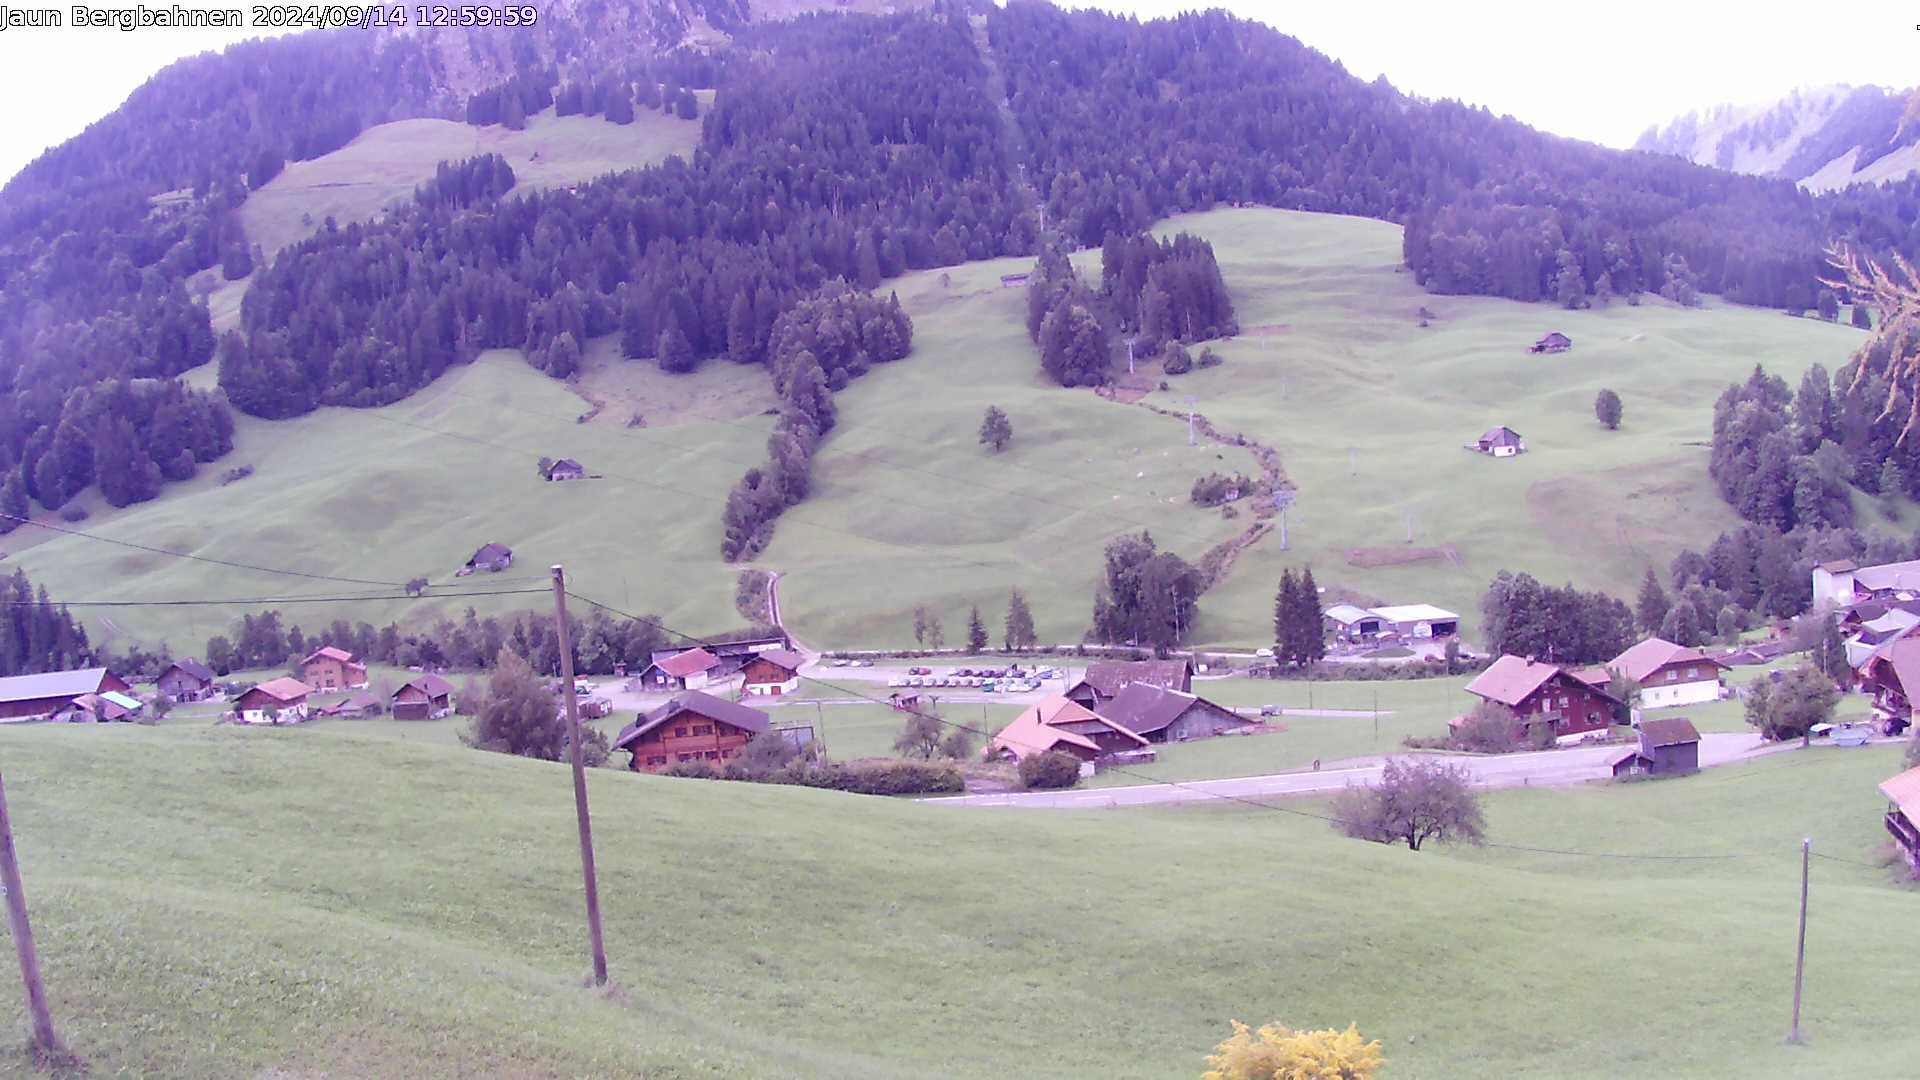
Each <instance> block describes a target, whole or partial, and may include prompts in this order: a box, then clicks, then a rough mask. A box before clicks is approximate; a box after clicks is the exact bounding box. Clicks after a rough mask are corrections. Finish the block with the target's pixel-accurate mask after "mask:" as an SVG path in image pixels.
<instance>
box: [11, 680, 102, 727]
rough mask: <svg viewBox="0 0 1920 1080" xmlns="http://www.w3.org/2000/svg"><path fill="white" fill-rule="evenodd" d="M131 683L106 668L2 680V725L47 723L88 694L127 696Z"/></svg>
mask: <svg viewBox="0 0 1920 1080" xmlns="http://www.w3.org/2000/svg"><path fill="white" fill-rule="evenodd" d="M132 689H133V688H132V687H131V686H128V685H127V681H126V680H125V679H122V678H121V677H120V676H118V675H115V674H114V673H113V672H111V671H108V670H107V669H106V668H103V667H100V668H83V669H81V670H78V671H48V672H43V673H41V674H38V675H13V676H9V677H7V678H4V679H0V724H5V723H10V722H14V721H20V720H45V719H47V718H48V717H51V716H52V715H53V714H54V713H56V712H58V711H60V710H61V709H64V708H67V707H68V706H70V705H72V704H73V703H74V700H75V699H77V698H79V697H82V696H84V695H87V694H104V693H106V692H108V691H117V692H119V693H122V694H124V693H127V692H128V691H130V690H132Z"/></svg>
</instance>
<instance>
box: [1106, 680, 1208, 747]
mask: <svg viewBox="0 0 1920 1080" xmlns="http://www.w3.org/2000/svg"><path fill="white" fill-rule="evenodd" d="M1198 704H1206V705H1213V703H1212V702H1210V701H1207V700H1206V699H1205V698H1202V697H1200V696H1198V695H1196V694H1183V693H1181V692H1180V691H1178V690H1169V689H1166V688H1165V687H1159V686H1149V685H1147V684H1146V683H1128V684H1127V685H1126V686H1124V687H1122V688H1121V690H1120V693H1119V694H1117V695H1115V696H1114V699H1113V700H1112V701H1109V702H1107V703H1106V704H1105V705H1103V706H1101V708H1100V715H1101V716H1103V717H1105V718H1106V719H1108V720H1111V721H1113V722H1114V723H1116V724H1119V725H1120V726H1121V727H1124V728H1126V729H1127V730H1128V731H1131V732H1133V733H1134V734H1136V735H1147V734H1151V733H1152V732H1155V731H1164V730H1166V728H1167V725H1169V724H1171V723H1173V722H1174V721H1175V720H1178V719H1180V716H1181V714H1182V713H1184V712H1186V711H1187V710H1188V709H1190V708H1192V707H1193V706H1195V705H1198ZM1213 707H1214V708H1216V709H1220V710H1221V711H1223V712H1225V711H1227V710H1226V709H1225V708H1224V707H1223V706H1219V705H1213Z"/></svg>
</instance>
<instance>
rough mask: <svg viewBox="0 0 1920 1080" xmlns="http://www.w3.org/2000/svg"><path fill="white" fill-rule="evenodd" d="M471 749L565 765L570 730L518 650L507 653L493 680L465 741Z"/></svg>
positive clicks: (504, 651)
mask: <svg viewBox="0 0 1920 1080" xmlns="http://www.w3.org/2000/svg"><path fill="white" fill-rule="evenodd" d="M465 741H466V743H467V745H469V746H474V747H478V748H479V749H481V750H493V751H497V752H499V753H503V754H519V755H520V756H521V757H532V758H544V759H545V760H547V761H558V760H560V754H561V752H562V751H564V750H565V749H566V746H567V725H566V722H565V721H564V720H562V719H561V718H560V712H559V709H558V707H557V706H556V705H555V704H554V700H553V695H552V694H549V693H548V692H547V689H546V687H544V686H542V685H540V677H539V676H537V675H535V674H534V673H533V669H532V668H531V667H528V666H527V662H526V661H525V660H522V659H521V658H520V655H519V654H518V653H516V652H514V651H513V650H512V649H509V648H506V647H504V646H503V647H502V648H501V650H500V655H499V657H498V658H497V659H496V660H495V661H494V668H493V674H492V675H491V676H489V677H488V679H487V696H486V700H485V701H484V702H482V704H481V706H480V711H479V714H478V715H476V716H475V717H474V718H473V724H472V726H471V727H470V728H469V729H468V731H467V734H466V736H465Z"/></svg>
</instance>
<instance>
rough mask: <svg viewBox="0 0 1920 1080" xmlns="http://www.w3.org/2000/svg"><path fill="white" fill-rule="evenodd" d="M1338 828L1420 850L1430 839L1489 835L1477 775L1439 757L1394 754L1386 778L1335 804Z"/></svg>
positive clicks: (1469, 838)
mask: <svg viewBox="0 0 1920 1080" xmlns="http://www.w3.org/2000/svg"><path fill="white" fill-rule="evenodd" d="M1333 817H1334V827H1335V828H1338V829H1339V830H1340V831H1341V832H1343V833H1346V834H1347V835H1348V836H1351V837H1353V838H1355V839H1357V840H1372V841H1375V842H1377V843H1381V844H1398V843H1405V844H1406V845H1407V847H1408V848H1409V849H1410V850H1413V851H1419V850H1420V845H1422V844H1424V843H1426V842H1427V841H1429V840H1439V841H1441V842H1443V843H1445V842H1450V841H1464V842H1466V843H1471V844H1479V843H1483V842H1485V840H1486V821H1485V819H1484V818H1483V817H1482V816H1481V814H1480V800H1479V796H1477V795H1475V794H1474V793H1473V787H1472V774H1470V773H1469V772H1468V771H1467V770H1466V769H1465V768H1464V767H1462V766H1459V765H1447V764H1443V763H1441V762H1438V761H1427V760H1414V761H1402V760H1401V759H1399V758H1388V759H1387V763H1386V764H1385V765H1383V766H1381V768H1380V782H1379V783H1377V784H1374V785H1372V786H1370V787H1357V788H1348V789H1347V790H1346V791H1344V792H1342V793H1341V794H1340V796H1339V797H1338V798H1336V799H1335V800H1334V804H1333Z"/></svg>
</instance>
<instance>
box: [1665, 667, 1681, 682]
mask: <svg viewBox="0 0 1920 1080" xmlns="http://www.w3.org/2000/svg"><path fill="white" fill-rule="evenodd" d="M1679 677H1680V673H1679V672H1677V671H1675V670H1673V669H1672V668H1668V669H1667V681H1668V682H1672V681H1673V680H1675V679H1677V678H1679Z"/></svg>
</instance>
